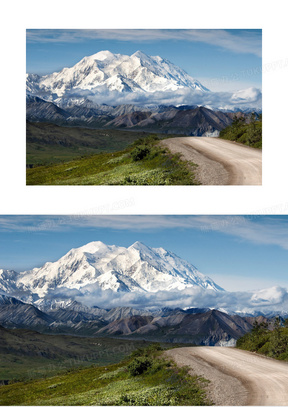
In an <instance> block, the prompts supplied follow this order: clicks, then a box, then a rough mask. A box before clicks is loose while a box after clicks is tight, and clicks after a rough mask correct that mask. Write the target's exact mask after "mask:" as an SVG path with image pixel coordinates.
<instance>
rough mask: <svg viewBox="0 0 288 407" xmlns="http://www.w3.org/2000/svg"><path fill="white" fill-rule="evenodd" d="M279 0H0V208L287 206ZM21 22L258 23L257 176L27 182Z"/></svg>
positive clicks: (286, 55) (218, 209)
mask: <svg viewBox="0 0 288 407" xmlns="http://www.w3.org/2000/svg"><path fill="white" fill-rule="evenodd" d="M285 5H286V3H285V2H284V0H280V1H278V2H277V7H276V4H275V5H274V6H272V5H271V4H270V3H264V2H263V1H258V0H254V1H250V0H249V1H248V0H243V1H241V2H232V1H231V0H230V1H226V0H225V1H224V0H222V1H221V0H219V1H217V2H215V1H207V0H206V1H204V2H198V1H197V2H196V1H192V0H184V1H183V0H182V1H181V0H180V1H178V2H177V3H175V2H174V3H173V2H167V1H163V0H160V1H159V0H158V1H155V0H154V1H151V0H148V1H145V2H140V3H139V2H138V3H135V1H130V0H129V1H123V0H122V1H112V2H111V1H110V2H100V1H96V0H93V1H91V0H89V1H87V0H86V1H85V0H84V1H83V2H78V1H77V2H76V1H71V0H70V1H67V0H61V1H55V0H52V1H49V2H48V3H45V4H44V3H43V4H40V3H39V1H38V2H37V1H35V0H33V1H32V0H28V1H25V2H20V1H18V2H16V4H15V2H10V3H8V2H7V3H6V4H5V6H4V13H5V16H6V19H5V22H4V24H3V25H2V26H1V45H2V46H1V52H2V55H1V56H2V58H1V63H0V68H1V76H0V77H1V79H2V92H1V101H2V103H1V112H2V115H1V119H2V120H1V124H2V126H1V127H2V129H1V139H0V140H1V141H0V177H1V178H0V194H1V195H0V196H1V198H0V214H2V215H3V214H82V213H85V214H89V213H91V214H103V213H106V214H251V213H259V214H261V213H288V210H287V206H288V205H287V202H288V196H287V174H288V168H287V166H288V164H287V163H288V160H287V151H288V148H287V147H288V145H287V144H288V141H287V139H288V135H287V134H286V133H287V129H286V116H287V113H286V112H287V107H288V106H287V103H286V95H288V89H287V82H288V81H287V73H288V48H287V29H286V28H285V27H286V26H287V23H286V12H285V10H286V8H285V7H284V6H285ZM26 28H262V29H263V68H264V73H263V120H264V141H263V144H264V150H263V186H259V187H253V186H251V187H250V186H249V187H245V186H236V187H234V186H210V187H209V186H201V187H193V186H191V187H180V186H179V187H108V186H102V187H97V186H95V187H93V186H87V187H84V186H83V187H68V186H64V187H53V186H52V187H48V186H47V187H45V186H41V187H40V186H39V187H29V186H26V185H25V62H26V61H25V58H26V56H25V41H26V38H25V34H26V33H25V30H26ZM279 61H282V63H283V61H286V64H287V66H286V67H283V66H282V67H280V62H279ZM265 67H266V68H265Z"/></svg>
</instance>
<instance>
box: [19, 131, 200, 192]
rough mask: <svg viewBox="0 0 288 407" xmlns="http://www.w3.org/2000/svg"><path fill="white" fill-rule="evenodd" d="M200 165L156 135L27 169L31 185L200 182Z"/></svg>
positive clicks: (192, 183)
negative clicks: (163, 143) (197, 177)
mask: <svg viewBox="0 0 288 407" xmlns="http://www.w3.org/2000/svg"><path fill="white" fill-rule="evenodd" d="M195 167H196V165H193V164H191V163H188V162H186V161H183V160H181V159H180V155H179V154H178V155H177V154H171V153H170V152H169V150H167V149H166V148H163V147H162V146H161V145H160V144H159V139H158V137H157V136H156V135H150V136H148V137H146V138H140V139H138V140H136V141H134V143H133V144H132V145H131V146H129V147H128V148H126V149H125V150H122V151H117V152H114V153H100V154H97V155H92V156H89V157H84V158H81V159H75V160H73V161H69V162H65V163H62V164H54V165H48V166H40V167H36V168H28V169H27V178H26V180H27V185H196V184H197V182H196V180H195V178H194V173H193V170H195Z"/></svg>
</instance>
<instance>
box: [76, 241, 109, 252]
mask: <svg viewBox="0 0 288 407" xmlns="http://www.w3.org/2000/svg"><path fill="white" fill-rule="evenodd" d="M79 249H80V250H81V251H82V252H87V253H95V252H97V251H99V250H103V249H104V250H105V249H108V246H107V245H106V244H105V243H103V242H101V241H100V240H98V241H94V242H90V243H87V244H85V245H84V246H81V247H80V248H79Z"/></svg>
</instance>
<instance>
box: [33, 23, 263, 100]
mask: <svg viewBox="0 0 288 407" xmlns="http://www.w3.org/2000/svg"><path fill="white" fill-rule="evenodd" d="M106 49H108V50H109V51H111V52H113V53H120V54H127V55H131V54H133V53H134V52H135V51H137V50H141V51H143V52H145V53H146V54H148V55H160V56H161V57H163V58H166V59H168V60H170V61H171V62H173V63H174V64H176V65H178V66H180V67H181V68H183V69H184V70H185V71H186V72H187V73H188V74H189V75H191V76H192V77H194V78H196V79H198V80H200V81H201V82H202V83H203V85H204V86H206V87H208V88H209V89H210V90H212V91H217V92H219V91H234V90H239V89H245V88H248V87H251V86H254V87H257V88H260V89H261V87H262V74H261V67H262V58H261V56H262V31H261V30H256V29H255V30H247V29H245V30H238V29H234V30H223V29H221V30H220V29H218V30H207V29H205V30H204V29H203V30H183V29H181V30H174V29H173V30H172V29H170V30H163V29H162V30H158V29H157V30H156V29H155V30H150V29H145V30H143V29H141V30H139V29H137V30H131V29H129V30H127V29H121V30H113V29H110V30H55V29H50V30H43V29H41V30H36V29H34V30H27V45H26V53H27V60H26V62H27V72H29V73H38V74H40V75H44V74H48V73H52V72H55V71H59V70H61V69H62V68H64V67H70V66H73V65H74V64H75V63H77V62H78V61H79V60H80V59H82V58H83V57H84V56H87V55H92V54H95V53H96V52H98V51H101V50H106Z"/></svg>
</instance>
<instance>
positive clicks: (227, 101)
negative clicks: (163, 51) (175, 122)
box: [26, 50, 261, 119]
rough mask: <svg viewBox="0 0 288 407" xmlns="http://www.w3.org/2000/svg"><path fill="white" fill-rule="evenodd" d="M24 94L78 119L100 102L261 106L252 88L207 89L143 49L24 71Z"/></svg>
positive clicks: (104, 53)
mask: <svg viewBox="0 0 288 407" xmlns="http://www.w3.org/2000/svg"><path fill="white" fill-rule="evenodd" d="M26 93H27V95H28V96H29V97H31V96H32V97H38V98H39V99H41V100H44V101H46V102H52V103H54V104H55V105H56V106H57V107H58V108H60V109H64V111H67V109H73V110H74V114H75V112H76V111H77V115H76V117H78V119H79V118H81V111H83V107H84V109H85V111H86V112H87V110H86V109H87V108H88V109H90V113H92V111H93V109H94V108H96V110H98V109H99V106H103V110H102V111H103V112H104V111H105V107H106V106H107V105H109V106H118V105H131V104H132V105H135V106H138V110H141V109H143V108H144V109H145V108H147V107H149V108H150V109H151V107H154V106H160V105H166V106H169V105H174V106H181V105H187V104H188V105H190V106H191V105H194V106H204V107H207V108H212V109H214V110H217V109H218V110H219V109H220V110H227V109H230V110H232V111H233V110H235V109H244V110H245V109H250V110H251V108H252V109H253V110H255V109H259V108H261V92H260V91H259V90H257V89H255V88H249V89H245V90H241V91H238V92H235V93H231V94H228V93H227V92H226V93H224V92H223V93H221V92H220V93H219V92H218V93H215V92H211V91H209V89H207V88H206V87H205V86H204V85H202V84H201V83H200V82H199V81H198V80H197V79H195V78H192V77H191V76H190V75H188V74H187V73H186V72H185V71H184V70H183V69H181V68H180V67H178V66H176V65H175V64H173V63H172V62H170V61H168V60H167V59H164V58H162V57H160V56H149V55H146V54H145V53H143V52H141V51H136V52H135V53H134V54H132V55H131V56H128V55H121V54H113V53H111V52H110V51H108V50H106V51H100V52H97V53H96V54H93V55H91V56H85V57H84V58H82V59H81V60H80V61H79V62H78V63H76V64H75V65H74V66H72V67H70V68H67V67H66V68H63V69H62V70H61V71H60V72H54V73H52V74H48V75H44V76H39V75H37V74H35V73H27V75H26ZM87 104H88V106H87ZM45 108H47V109H48V108H50V109H51V108H52V106H51V105H50V106H49V105H46V106H45ZM42 109H44V107H43V106H42ZM54 109H55V108H54ZM56 110H57V109H56ZM108 110H109V109H108ZM98 111H99V110H98ZM42 113H43V111H42ZM57 113H59V114H60V115H61V114H62V113H63V112H62V111H61V110H59V111H58V112H57ZM65 115H66V113H64V117H65ZM70 116H72V117H74V116H73V115H70ZM48 117H49V115H48V116H47V118H48Z"/></svg>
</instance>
